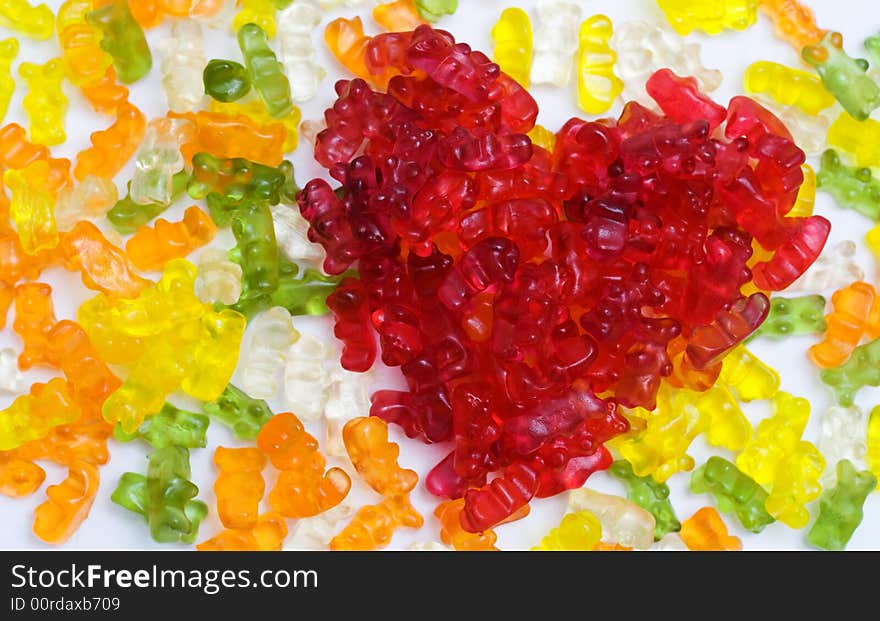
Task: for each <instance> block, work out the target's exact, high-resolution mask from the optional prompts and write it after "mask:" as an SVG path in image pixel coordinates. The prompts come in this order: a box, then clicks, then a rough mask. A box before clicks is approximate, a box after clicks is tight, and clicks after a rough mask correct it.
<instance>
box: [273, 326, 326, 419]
mask: <svg viewBox="0 0 880 621" xmlns="http://www.w3.org/2000/svg"><path fill="white" fill-rule="evenodd" d="M285 312H286V311H285ZM285 356H286V363H285V364H284V400H285V403H286V404H287V405H288V407H290V408H291V409H293V410H296V411H297V412H299V416H300V418H303V419H305V420H317V419H318V418H320V417H321V414H322V413H323V411H324V407H325V406H326V404H327V399H328V398H329V396H330V394H329V389H330V375H329V373H328V372H327V369H326V368H325V365H326V363H327V361H328V360H329V359H330V357H331V352H330V351H329V350H328V348H327V346H326V345H324V343H323V342H321V341H320V340H318V339H316V338H315V337H313V336H311V335H308V334H304V335H302V336H300V337H299V339H297V340H296V342H294V343H292V344H291V345H290V347H289V348H288V349H287V350H286V351H285Z"/></svg>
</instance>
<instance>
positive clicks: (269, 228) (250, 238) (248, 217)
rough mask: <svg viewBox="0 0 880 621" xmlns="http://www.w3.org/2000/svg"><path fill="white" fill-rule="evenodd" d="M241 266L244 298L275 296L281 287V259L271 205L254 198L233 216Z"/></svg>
mask: <svg viewBox="0 0 880 621" xmlns="http://www.w3.org/2000/svg"><path fill="white" fill-rule="evenodd" d="M232 234H233V235H235V241H236V244H237V253H238V257H239V258H238V263H239V264H240V265H241V270H242V279H241V296H240V298H241V299H245V300H247V299H250V298H253V297H258V296H261V295H271V294H272V293H273V292H274V291H275V290H276V289H277V288H278V279H279V274H280V258H279V251H278V243H277V242H276V240H275V223H274V221H273V220H272V212H271V211H270V210H269V205H268V204H266V203H265V202H262V201H250V202H248V204H247V205H244V206H243V207H242V208H241V210H240V211H238V212H237V213H236V214H235V216H233V218H232Z"/></svg>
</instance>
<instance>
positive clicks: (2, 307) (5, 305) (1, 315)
mask: <svg viewBox="0 0 880 621" xmlns="http://www.w3.org/2000/svg"><path fill="white" fill-rule="evenodd" d="M14 299H15V287H13V286H12V285H7V284H6V283H5V282H3V280H0V330H2V329H3V328H5V327H6V316H7V315H8V314H9V307H10V306H12V300H14Z"/></svg>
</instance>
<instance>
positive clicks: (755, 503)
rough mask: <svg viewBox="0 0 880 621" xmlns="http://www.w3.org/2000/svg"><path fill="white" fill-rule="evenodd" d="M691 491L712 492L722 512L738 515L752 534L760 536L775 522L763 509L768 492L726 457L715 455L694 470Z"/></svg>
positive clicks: (699, 492)
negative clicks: (759, 534)
mask: <svg viewBox="0 0 880 621" xmlns="http://www.w3.org/2000/svg"><path fill="white" fill-rule="evenodd" d="M691 491H692V492H694V493H695V494H703V493H706V492H709V493H711V494H712V495H713V496H715V501H716V502H717V503H718V509H719V510H720V511H721V512H722V513H734V514H736V517H737V519H739V521H740V523H741V524H742V525H743V526H744V527H745V528H747V529H748V530H750V531H752V532H753V533H760V532H761V531H762V530H764V528H765V527H767V526H768V525H769V524H772V523H773V522H775V521H776V519H775V518H774V517H773V516H772V515H770V514H769V513H767V509H765V508H764V503H765V501H766V500H767V496H768V494H767V490H765V489H764V488H763V487H761V486H760V485H758V483H756V482H755V480H754V479H752V478H751V477H750V476H748V475H747V474H744V473H743V472H742V471H740V469H739V468H737V467H736V465H735V464H733V463H731V462H729V461H727V460H726V459H724V458H723V457H718V456H715V455H713V456H712V457H710V458H709V460H708V461H707V462H706V463H705V464H703V465H702V466H700V467H699V468H697V469H696V470H694V472H693V473H692V474H691Z"/></svg>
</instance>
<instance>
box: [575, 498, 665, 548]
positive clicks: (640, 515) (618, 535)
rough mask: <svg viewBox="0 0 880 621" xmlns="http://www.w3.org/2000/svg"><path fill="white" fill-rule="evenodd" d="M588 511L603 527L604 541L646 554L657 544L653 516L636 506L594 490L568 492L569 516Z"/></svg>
mask: <svg viewBox="0 0 880 621" xmlns="http://www.w3.org/2000/svg"><path fill="white" fill-rule="evenodd" d="M578 511H589V512H591V513H592V514H593V515H595V516H596V517H597V518H598V519H599V521H600V522H601V523H602V530H601V534H602V538H603V539H604V540H605V541H610V542H614V543H620V544H622V545H625V546H628V547H631V548H639V549H641V550H646V549H648V548H650V547H651V545H653V543H654V528H655V527H656V525H657V523H656V521H655V520H654V516H653V515H651V513H649V512H648V511H646V510H645V509H642V508H641V507H640V506H638V505H637V504H635V503H633V502H630V501H628V500H625V499H623V498H620V497H619V496H611V495H609V494H600V493H599V492H596V491H593V490H591V489H586V488H581V489H573V490H570V491H569V492H568V512H569V513H576V512H578Z"/></svg>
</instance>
